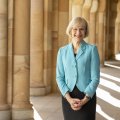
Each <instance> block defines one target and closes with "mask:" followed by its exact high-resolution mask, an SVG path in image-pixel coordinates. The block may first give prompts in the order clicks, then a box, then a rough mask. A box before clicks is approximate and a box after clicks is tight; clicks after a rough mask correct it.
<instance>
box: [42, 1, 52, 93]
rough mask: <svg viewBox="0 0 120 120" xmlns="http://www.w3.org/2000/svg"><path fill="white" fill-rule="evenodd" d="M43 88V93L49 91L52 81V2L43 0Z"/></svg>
mask: <svg viewBox="0 0 120 120" xmlns="http://www.w3.org/2000/svg"><path fill="white" fill-rule="evenodd" d="M43 41H44V64H43V69H44V71H43V72H44V76H43V79H44V86H43V93H44V94H47V93H49V92H50V91H51V81H52V0H44V40H43Z"/></svg>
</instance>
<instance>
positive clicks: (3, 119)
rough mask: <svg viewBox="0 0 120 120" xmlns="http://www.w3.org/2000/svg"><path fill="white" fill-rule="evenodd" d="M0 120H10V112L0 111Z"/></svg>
mask: <svg viewBox="0 0 120 120" xmlns="http://www.w3.org/2000/svg"><path fill="white" fill-rule="evenodd" d="M0 120H11V111H10V110H4V111H3V110H0Z"/></svg>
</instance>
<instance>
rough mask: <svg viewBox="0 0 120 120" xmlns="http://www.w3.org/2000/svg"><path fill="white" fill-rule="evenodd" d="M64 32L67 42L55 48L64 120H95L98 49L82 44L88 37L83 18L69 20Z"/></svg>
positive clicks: (98, 63)
mask: <svg viewBox="0 0 120 120" xmlns="http://www.w3.org/2000/svg"><path fill="white" fill-rule="evenodd" d="M66 33H67V35H68V36H69V37H70V39H71V42H70V43H69V44H67V45H66V46H64V47H61V48H60V49H59V51H58V55H57V65H56V66H57V67H56V81H57V84H58V87H59V89H60V91H61V94H62V108H63V115H64V120H95V113H96V89H97V86H98V84H99V78H100V61H99V55H98V50H97V47H96V46H95V45H90V44H88V43H86V42H85V41H84V38H85V37H87V36H88V24H87V22H86V20H85V19H84V18H82V17H76V18H73V19H72V20H71V21H70V23H69V25H68V27H67V29H66Z"/></svg>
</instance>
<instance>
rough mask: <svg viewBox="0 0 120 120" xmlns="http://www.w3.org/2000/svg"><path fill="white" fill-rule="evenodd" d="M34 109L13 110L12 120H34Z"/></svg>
mask: <svg viewBox="0 0 120 120" xmlns="http://www.w3.org/2000/svg"><path fill="white" fill-rule="evenodd" d="M33 117H34V115H33V110H32V109H28V110H25V109H13V110H12V120H34V118H33Z"/></svg>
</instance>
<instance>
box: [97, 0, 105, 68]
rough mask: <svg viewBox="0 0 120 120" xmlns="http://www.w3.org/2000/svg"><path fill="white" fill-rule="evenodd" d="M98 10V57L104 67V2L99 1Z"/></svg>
mask: <svg viewBox="0 0 120 120" xmlns="http://www.w3.org/2000/svg"><path fill="white" fill-rule="evenodd" d="M99 6H100V7H99V10H98V22H99V23H98V50H99V55H100V63H101V66H103V65H104V60H105V29H104V24H105V10H106V0H104V1H103V0H100V5H99Z"/></svg>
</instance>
